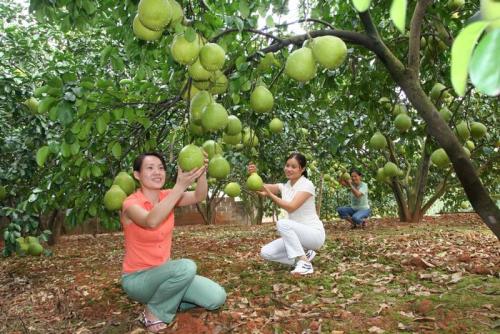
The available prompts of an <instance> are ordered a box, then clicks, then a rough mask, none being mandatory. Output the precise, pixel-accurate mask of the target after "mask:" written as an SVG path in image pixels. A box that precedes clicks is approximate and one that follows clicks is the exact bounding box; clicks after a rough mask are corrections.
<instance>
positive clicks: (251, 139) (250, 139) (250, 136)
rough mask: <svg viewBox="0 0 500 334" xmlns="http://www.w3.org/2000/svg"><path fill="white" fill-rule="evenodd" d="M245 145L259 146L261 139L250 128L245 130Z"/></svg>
mask: <svg viewBox="0 0 500 334" xmlns="http://www.w3.org/2000/svg"><path fill="white" fill-rule="evenodd" d="M243 144H244V145H245V146H250V147H256V146H258V145H259V138H258V137H257V135H256V134H255V131H253V130H252V129H250V128H245V129H243Z"/></svg>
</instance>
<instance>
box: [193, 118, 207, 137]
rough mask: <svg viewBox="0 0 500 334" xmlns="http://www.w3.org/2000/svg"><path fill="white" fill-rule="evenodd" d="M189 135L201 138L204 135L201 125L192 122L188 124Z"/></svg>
mask: <svg viewBox="0 0 500 334" xmlns="http://www.w3.org/2000/svg"><path fill="white" fill-rule="evenodd" d="M189 133H191V135H193V136H195V137H201V136H203V134H204V133H205V131H204V130H203V127H202V126H201V125H196V124H194V123H193V122H191V123H189Z"/></svg>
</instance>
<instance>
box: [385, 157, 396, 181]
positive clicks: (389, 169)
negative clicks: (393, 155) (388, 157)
mask: <svg viewBox="0 0 500 334" xmlns="http://www.w3.org/2000/svg"><path fill="white" fill-rule="evenodd" d="M398 170H399V168H398V166H396V164H395V163H394V162H391V161H388V162H387V163H386V164H385V165H384V175H385V176H386V177H394V176H397V175H398Z"/></svg>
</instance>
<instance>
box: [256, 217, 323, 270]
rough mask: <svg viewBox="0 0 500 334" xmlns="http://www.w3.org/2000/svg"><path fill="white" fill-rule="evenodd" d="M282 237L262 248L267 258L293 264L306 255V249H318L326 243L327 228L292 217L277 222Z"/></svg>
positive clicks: (262, 253) (262, 254)
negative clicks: (314, 225) (313, 225)
mask: <svg viewBox="0 0 500 334" xmlns="http://www.w3.org/2000/svg"><path fill="white" fill-rule="evenodd" d="M276 229H277V230H278V233H279V235H280V236H281V238H279V239H276V240H274V241H271V242H270V243H268V244H267V245H265V246H264V247H262V249H261V250H260V256H262V257H263V258H264V259H265V260H269V261H276V262H279V263H283V264H287V265H293V264H294V263H295V259H296V258H297V257H300V256H303V255H305V251H304V250H309V249H313V250H317V249H319V248H321V246H323V244H324V243H325V230H324V229H323V228H322V227H312V226H308V225H305V224H301V223H298V222H296V221H293V220H290V219H280V220H278V222H277V223H276Z"/></svg>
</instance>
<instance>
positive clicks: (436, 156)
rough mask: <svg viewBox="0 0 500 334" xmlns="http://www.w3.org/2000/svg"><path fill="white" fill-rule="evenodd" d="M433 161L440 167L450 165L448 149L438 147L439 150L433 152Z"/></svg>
mask: <svg viewBox="0 0 500 334" xmlns="http://www.w3.org/2000/svg"><path fill="white" fill-rule="evenodd" d="M431 161H432V163H433V164H434V165H436V166H437V167H439V168H446V167H448V166H449V165H450V159H449V158H448V154H446V151H445V150H444V149H442V148H438V149H437V150H435V151H434V152H432V154H431Z"/></svg>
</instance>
